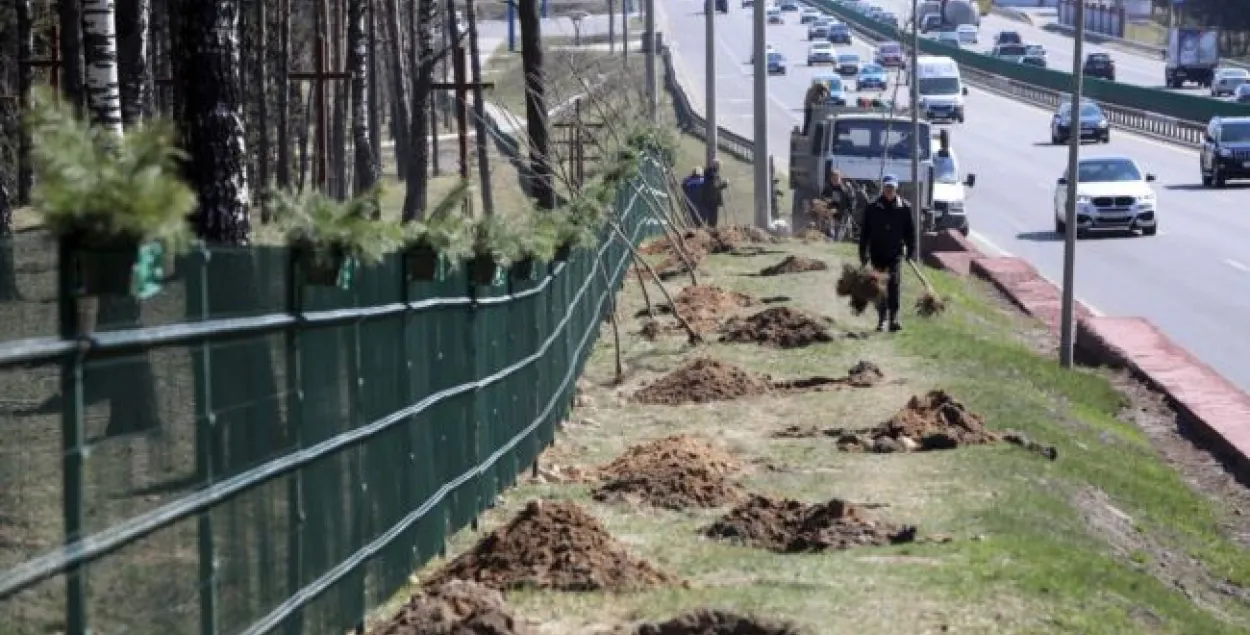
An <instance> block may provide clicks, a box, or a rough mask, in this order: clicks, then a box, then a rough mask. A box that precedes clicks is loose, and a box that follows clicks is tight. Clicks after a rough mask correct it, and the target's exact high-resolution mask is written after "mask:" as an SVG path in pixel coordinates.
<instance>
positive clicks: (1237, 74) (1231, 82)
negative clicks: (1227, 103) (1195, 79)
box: [1211, 68, 1250, 97]
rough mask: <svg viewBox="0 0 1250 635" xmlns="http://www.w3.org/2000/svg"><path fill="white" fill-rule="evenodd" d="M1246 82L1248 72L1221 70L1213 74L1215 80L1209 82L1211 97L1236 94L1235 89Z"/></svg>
mask: <svg viewBox="0 0 1250 635" xmlns="http://www.w3.org/2000/svg"><path fill="white" fill-rule="evenodd" d="M1247 81H1250V71H1247V70H1246V69H1244V68H1221V69H1220V70H1218V71H1216V72H1215V79H1214V80H1212V81H1211V96H1212V97H1223V96H1224V95H1230V96H1231V95H1233V94H1236V92H1237V87H1238V86H1241V85H1242V84H1245V83H1246V82H1247Z"/></svg>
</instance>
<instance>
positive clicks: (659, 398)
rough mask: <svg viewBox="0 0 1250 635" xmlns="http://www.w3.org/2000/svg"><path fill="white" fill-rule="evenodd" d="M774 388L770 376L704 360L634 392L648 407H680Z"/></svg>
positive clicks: (705, 358) (697, 361) (734, 397)
mask: <svg viewBox="0 0 1250 635" xmlns="http://www.w3.org/2000/svg"><path fill="white" fill-rule="evenodd" d="M771 389H772V383H771V382H769V380H768V378H767V377H763V376H759V375H752V374H751V373H748V372H746V371H745V370H742V369H741V368H738V367H737V366H734V365H732V364H727V363H725V362H721V361H717V360H714V359H710V358H707V357H700V358H697V359H695V360H694V361H692V362H690V363H689V364H686V365H685V366H682V367H681V368H678V369H677V370H675V371H673V372H671V373H669V374H667V375H665V376H664V377H661V378H660V379H658V380H656V381H655V382H654V383H652V384H650V385H648V386H646V387H644V388H643V389H642V390H639V391H638V392H636V393H634V399H635V400H637V401H638V402H639V403H645V404H654V405H663V406H677V405H682V404H690V403H708V402H712V401H726V400H729V399H737V398H739V397H749V396H753V395H762V394H765V393H767V392H768V391H769V390H771Z"/></svg>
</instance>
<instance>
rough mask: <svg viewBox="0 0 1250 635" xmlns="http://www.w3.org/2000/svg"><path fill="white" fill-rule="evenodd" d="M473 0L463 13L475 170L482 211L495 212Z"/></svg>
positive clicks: (490, 213)
mask: <svg viewBox="0 0 1250 635" xmlns="http://www.w3.org/2000/svg"><path fill="white" fill-rule="evenodd" d="M474 5H475V3H474V0H465V2H464V14H465V19H467V20H468V21H469V65H470V70H471V71H472V73H473V129H474V130H475V131H476V132H477V139H476V141H477V171H478V180H479V181H481V183H480V187H479V191H480V192H481V193H482V213H484V214H486V215H487V216H491V215H493V214H494V213H495V201H494V197H493V196H492V194H493V192H492V191H491V186H490V163H489V162H488V156H487V153H486V141H487V140H486V102H485V98H484V97H483V95H482V55H481V51H479V50H478V47H477V10H476V7H475V6H474Z"/></svg>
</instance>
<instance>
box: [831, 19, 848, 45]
mask: <svg viewBox="0 0 1250 635" xmlns="http://www.w3.org/2000/svg"><path fill="white" fill-rule="evenodd" d="M829 41H830V42H833V43H834V44H846V45H850V44H852V43H853V42H852V38H851V27H850V26H847V25H846V24H845V23H842V22H835V23H833V24H830V25H829Z"/></svg>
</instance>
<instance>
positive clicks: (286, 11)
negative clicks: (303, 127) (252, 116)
mask: <svg viewBox="0 0 1250 635" xmlns="http://www.w3.org/2000/svg"><path fill="white" fill-rule="evenodd" d="M278 7H279V8H278V85H277V89H278V95H277V102H278V187H280V188H289V187H291V79H290V77H289V76H288V75H289V74H290V72H291V0H279V3H278Z"/></svg>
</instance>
